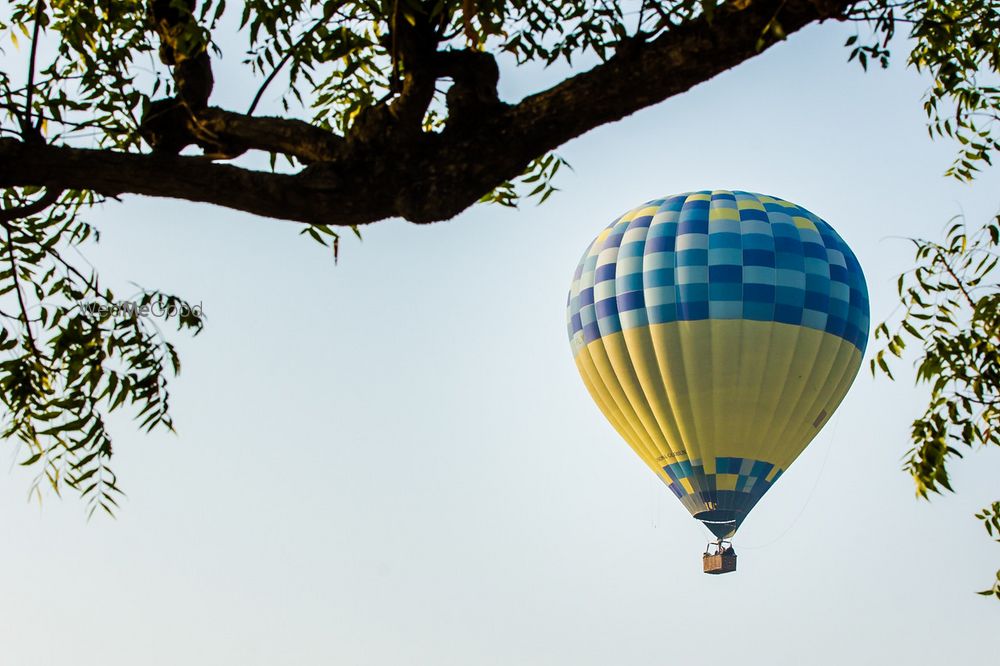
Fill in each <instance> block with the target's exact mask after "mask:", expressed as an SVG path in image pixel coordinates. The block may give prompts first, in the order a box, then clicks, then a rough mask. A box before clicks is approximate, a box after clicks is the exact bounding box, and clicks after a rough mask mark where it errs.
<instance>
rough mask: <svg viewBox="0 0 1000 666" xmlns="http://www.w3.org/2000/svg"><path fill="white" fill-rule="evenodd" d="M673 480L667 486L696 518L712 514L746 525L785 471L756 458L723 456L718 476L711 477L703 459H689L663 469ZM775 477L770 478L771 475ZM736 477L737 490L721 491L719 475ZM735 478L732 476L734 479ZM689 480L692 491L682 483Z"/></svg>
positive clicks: (724, 489) (717, 462) (717, 460)
mask: <svg viewBox="0 0 1000 666" xmlns="http://www.w3.org/2000/svg"><path fill="white" fill-rule="evenodd" d="M663 471H664V472H666V474H667V476H668V477H669V479H670V481H669V483H667V486H668V487H669V488H670V490H671V491H672V492H673V493H674V495H675V496H676V497H677V498H678V499H679V500H680V501H681V503H682V504H683V505H684V506H685V508H687V510H688V511H690V512H691V514H692V515H695V516H696V517H697V516H698V515H702V516H704V515H710V514H708V513H707V512H711V513H712V514H715V515H717V516H725V517H731V518H733V519H735V520H736V521H737V524H738V523H740V522H742V520H743V518H745V517H746V515H747V514H748V513H750V509H752V508H753V507H754V506H755V505H756V504H757V502H759V501H760V498H761V497H763V496H764V494H765V493H766V492H767V491H768V490H770V488H771V486H773V485H774V483H775V482H776V481H777V480H778V479H779V478H781V473H782V470H780V469H779V470H775V469H774V465H773V464H771V463H769V462H764V461H763V460H754V459H752V458H735V457H719V458H716V459H715V474H707V473H706V472H705V467H704V465H703V463H702V461H701V460H685V461H683V462H678V463H673V464H671V465H667V466H665V467H664V468H663ZM772 472H773V473H774V476H773V477H772V478H770V479H768V477H769V476H770V475H771V473H772ZM720 474H731V475H735V476H736V477H737V478H736V483H735V488H729V487H725V488H720V487H719V484H718V475H720ZM730 478H731V477H730ZM681 479H687V480H688V484H689V485H690V486H691V488H692V492H688V491H687V489H686V488H685V487H684V484H683V483H682V482H681Z"/></svg>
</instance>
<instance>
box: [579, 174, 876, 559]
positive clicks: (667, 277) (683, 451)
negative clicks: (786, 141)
mask: <svg viewBox="0 0 1000 666" xmlns="http://www.w3.org/2000/svg"><path fill="white" fill-rule="evenodd" d="M567 319H568V322H567V323H568V333H569V339H570V345H571V347H572V350H573V356H574V359H575V361H576V365H577V368H578V369H579V371H580V376H581V377H582V378H583V381H584V384H586V386H587V389H588V390H589V392H590V394H591V396H592V397H593V399H594V401H595V402H596V403H597V406H598V407H599V408H600V410H601V411H602V412H603V413H604V416H605V417H607V419H608V421H610V422H611V425H612V426H614V428H615V429H616V430H617V431H618V432H619V434H621V436H622V438H623V439H624V440H625V441H626V442H627V443H628V444H629V446H631V447H632V449H633V450H634V451H635V453H636V454H638V455H639V457H640V458H641V459H642V460H643V462H645V463H646V465H648V466H649V467H650V469H652V470H653V472H655V473H656V474H657V476H659V477H660V478H661V479H662V480H663V482H664V483H665V484H666V485H667V487H668V488H670V490H671V491H672V492H673V494H674V495H675V496H676V497H677V498H678V499H679V500H680V501H681V504H683V505H684V507H685V508H686V509H687V510H688V511H689V512H690V513H691V515H692V516H694V517H695V518H696V519H698V520H700V521H702V522H703V523H704V524H705V526H706V527H707V528H708V529H709V530H710V531H711V532H712V534H714V535H715V537H716V538H717V541H715V542H714V543H713V544H709V550H707V551H706V554H705V558H704V564H705V570H706V571H707V572H709V573H724V572H727V571H732V570H734V569H735V562H736V554H735V551H734V550H733V549H732V544H731V543H730V542H729V539H731V538H732V536H733V535H734V534H735V532H736V530H737V529H739V527H740V525H741V524H742V523H743V521H744V520H745V519H746V517H747V514H749V512H750V510H751V509H753V507H754V506H755V505H756V504H757V502H759V501H760V499H761V497H763V496H764V494H765V493H766V492H767V491H768V490H769V489H770V488H771V487H772V486H773V485H774V484H775V482H777V480H778V479H779V478H780V477H781V475H782V474H783V473H784V472H785V470H787V469H788V467H789V466H790V465H791V464H792V463H793V462H794V461H795V459H796V458H797V457H798V456H799V454H800V453H802V451H803V450H804V449H805V447H806V445H808V444H809V442H810V441H811V440H812V439H813V438H814V437H815V436H816V434H817V433H818V432H819V430H820V429H821V428H822V427H823V425H824V424H825V423H826V422H827V421H828V420H829V419H830V415H831V414H833V412H834V410H835V409H836V408H837V406H838V405H839V404H840V402H841V400H843V399H844V396H845V395H846V394H847V390H848V388H849V387H850V385H851V382H852V381H853V380H854V377H855V376H856V375H857V373H858V369H859V368H860V366H861V359H862V356H863V355H864V351H865V346H866V344H867V341H868V325H869V314H868V290H867V287H866V286H865V279H864V275H863V274H862V272H861V266H860V265H859V264H858V260H857V258H856V257H855V256H854V253H853V252H851V249H850V248H849V247H848V246H847V244H846V243H845V242H844V241H843V239H841V237H840V236H839V235H838V234H837V232H836V231H834V230H833V228H832V227H831V226H830V225H829V224H827V223H826V222H824V221H823V220H821V219H820V218H819V217H817V216H816V215H813V214H812V213H810V212H809V211H807V210H806V209H804V208H802V207H800V206H797V205H795V204H792V203H789V202H787V201H783V200H781V199H778V198H776V197H771V196H765V195H762V194H754V193H752V192H742V191H727V190H712V191H708V190H704V191H699V192H689V193H686V194H679V195H676V196H669V197H665V198H662V199H656V200H653V201H650V202H648V203H644V204H642V205H641V206H639V207H637V208H633V209H632V210H630V211H628V212H627V213H625V214H624V215H622V216H621V217H619V218H618V219H616V220H615V221H614V222H612V223H611V224H610V225H609V226H608V227H607V228H605V229H604V230H603V231H602V232H601V233H600V234H599V235H598V236H597V238H595V239H594V241H593V242H592V243H591V244H590V246H589V247H588V248H587V251H586V252H584V253H583V258H582V259H581V260H580V263H579V265H578V266H577V268H576V272H575V274H574V275H573V282H572V285H571V287H570V292H569V302H568V306H567Z"/></svg>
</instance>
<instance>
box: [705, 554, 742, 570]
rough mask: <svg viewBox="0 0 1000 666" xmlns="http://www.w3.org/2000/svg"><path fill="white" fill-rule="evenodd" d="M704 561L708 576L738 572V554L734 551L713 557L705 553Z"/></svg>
mask: <svg viewBox="0 0 1000 666" xmlns="http://www.w3.org/2000/svg"><path fill="white" fill-rule="evenodd" d="M703 561H704V564H705V573H707V574H724V573H729V572H730V571H736V553H735V552H734V551H733V550H732V549H730V550H726V551H723V552H721V553H713V554H711V555H710V554H708V553H705V556H704V558H703Z"/></svg>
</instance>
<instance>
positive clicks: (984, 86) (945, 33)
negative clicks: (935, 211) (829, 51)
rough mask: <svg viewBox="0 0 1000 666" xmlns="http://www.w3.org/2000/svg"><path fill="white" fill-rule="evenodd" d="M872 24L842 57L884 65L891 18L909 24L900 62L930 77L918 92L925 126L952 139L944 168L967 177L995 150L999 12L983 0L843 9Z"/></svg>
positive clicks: (922, 0) (998, 146) (911, 0)
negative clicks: (950, 159)
mask: <svg viewBox="0 0 1000 666" xmlns="http://www.w3.org/2000/svg"><path fill="white" fill-rule="evenodd" d="M849 16H850V17H851V18H853V19H855V20H860V21H864V22H866V23H868V24H870V25H871V27H872V37H873V38H872V39H870V40H868V41H867V42H864V41H859V38H858V36H852V37H850V38H848V40H847V46H849V47H852V50H851V55H850V59H851V60H853V59H855V58H856V59H857V60H858V62H859V63H860V64H861V66H862V67H863V68H865V69H867V67H868V62H869V61H877V62H878V63H879V64H880V65H881V66H882V67H888V65H889V55H890V54H889V42H890V40H891V39H892V37H893V36H894V35H895V31H896V27H897V25H899V24H903V25H909V26H910V31H909V37H910V40H911V43H912V44H913V49H912V51H911V52H910V55H909V57H908V58H907V63H908V64H909V65H911V66H912V67H914V68H915V69H916V70H917V71H919V72H927V73H929V74H930V75H931V77H932V79H933V80H932V83H931V86H930V88H929V89H928V91H927V93H926V95H925V96H924V111H925V112H926V113H927V118H928V125H927V131H928V133H929V134H930V135H931V137H932V138H933V137H935V136H947V137H950V138H952V139H955V140H956V141H958V143H959V144H960V146H961V147H960V149H959V154H958V157H957V158H956V159H955V161H954V163H953V164H952V165H951V167H950V168H949V169H948V170H947V172H946V174H947V175H949V176H954V177H955V178H958V179H959V180H964V181H969V180H972V178H973V176H974V174H975V173H976V172H977V171H979V170H980V168H981V165H982V164H987V165H988V164H991V163H992V156H993V155H994V154H996V152H997V151H998V150H1000V143H998V136H997V134H996V129H997V124H998V123H1000V76H998V74H1000V11H997V7H996V3H994V2H985V1H983V0H919V1H917V0H908V1H904V2H883V1H880V0H871V1H870V2H867V3H860V4H858V5H857V6H856V7H855V8H854V9H853V10H852V11H851V13H850V14H849Z"/></svg>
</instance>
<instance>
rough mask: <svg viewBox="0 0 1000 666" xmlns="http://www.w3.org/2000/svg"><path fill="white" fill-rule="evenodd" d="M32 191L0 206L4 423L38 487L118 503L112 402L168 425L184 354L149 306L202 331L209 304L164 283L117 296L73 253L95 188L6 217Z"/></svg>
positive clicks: (94, 503) (144, 423) (96, 504)
mask: <svg viewBox="0 0 1000 666" xmlns="http://www.w3.org/2000/svg"><path fill="white" fill-rule="evenodd" d="M32 194H35V193H33V192H29V191H18V190H15V189H10V190H7V191H6V192H5V193H4V196H3V202H2V203H3V207H2V209H0V220H2V221H3V225H2V227H3V234H4V238H3V256H2V257H0V265H3V269H2V270H0V281H2V287H0V355H2V356H0V403H2V405H3V407H4V413H3V420H2V425H0V428H2V431H0V432H2V435H3V437H5V438H10V439H13V440H15V441H17V442H19V443H20V450H21V451H22V458H23V459H22V461H21V464H22V465H25V466H34V467H35V468H36V469H37V470H38V473H37V476H36V478H35V481H34V483H33V484H32V493H34V494H38V495H39V497H40V490H41V485H43V484H47V485H49V486H51V488H52V489H53V490H55V491H56V492H57V493H58V492H59V491H60V490H61V489H62V488H63V487H65V486H68V487H70V488H72V489H74V490H76V491H78V492H79V493H80V495H82V496H83V498H84V499H86V501H87V505H88V513H90V514H92V513H93V512H94V511H95V510H97V509H98V508H99V509H102V510H104V511H107V512H108V513H111V512H112V510H113V508H114V507H115V506H116V499H115V498H116V496H117V495H118V494H120V492H121V490H120V489H119V487H118V484H117V477H116V476H115V474H114V472H113V471H112V470H111V469H110V468H109V466H108V462H109V460H110V458H111V455H112V442H111V436H110V434H109V433H108V430H107V427H106V414H107V413H109V412H113V411H115V410H118V409H121V408H132V409H133V410H134V413H135V417H136V419H137V420H138V421H139V423H140V427H142V428H144V429H146V430H152V429H153V428H157V427H162V428H166V429H168V430H172V429H173V423H172V421H171V418H170V413H169V398H170V396H169V392H168V390H167V375H168V373H174V374H176V373H177V372H179V371H180V361H179V359H178V357H177V353H176V351H175V350H174V348H173V346H172V345H171V344H170V343H169V342H168V341H166V340H165V339H164V338H163V337H162V335H161V334H160V330H159V329H158V328H157V326H156V325H155V323H154V321H153V319H152V318H151V316H148V315H152V314H158V315H160V316H164V317H166V318H168V319H172V320H173V322H174V324H175V326H176V327H177V328H178V329H190V330H192V331H193V332H195V333H197V332H198V331H200V330H201V328H202V325H203V319H202V313H201V311H200V309H199V308H195V307H194V306H192V305H191V304H189V303H186V302H184V301H182V300H181V299H179V298H177V297H176V296H172V295H168V294H164V293H162V292H159V291H146V290H143V291H140V292H139V293H138V294H136V295H135V296H133V297H132V299H130V300H129V301H126V302H125V303H124V304H123V303H119V302H118V301H116V300H115V295H114V294H113V293H112V291H111V290H109V289H107V288H104V287H102V286H101V284H100V282H99V280H98V276H97V274H96V273H95V272H94V271H92V270H82V269H81V268H79V266H78V262H75V261H73V260H71V259H69V258H68V255H69V252H68V251H67V250H76V248H78V247H79V246H80V245H81V244H83V243H85V242H86V241H87V240H88V239H90V238H92V237H94V236H95V235H96V231H95V230H94V229H93V227H91V226H90V225H89V224H87V223H86V222H84V221H82V220H81V219H80V217H79V216H78V215H77V214H76V213H77V211H78V209H79V208H80V207H81V206H84V205H90V204H92V203H93V202H94V198H93V195H90V194H88V193H84V192H67V193H65V194H64V195H62V196H61V197H60V199H59V201H58V202H57V203H56V204H55V205H53V206H51V207H50V208H49V209H48V211H47V214H45V215H28V216H19V217H14V218H9V217H3V213H5V212H7V211H11V210H16V209H18V208H21V207H23V206H25V204H26V202H27V200H28V197H30V196H31V195H32ZM150 311H151V312H150ZM144 315H145V316H144Z"/></svg>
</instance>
